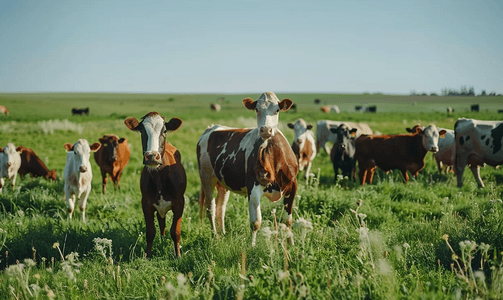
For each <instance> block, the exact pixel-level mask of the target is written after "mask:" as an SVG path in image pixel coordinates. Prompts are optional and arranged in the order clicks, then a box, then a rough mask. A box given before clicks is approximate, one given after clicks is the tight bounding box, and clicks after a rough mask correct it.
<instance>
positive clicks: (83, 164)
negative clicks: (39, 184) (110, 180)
mask: <svg viewBox="0 0 503 300" xmlns="http://www.w3.org/2000/svg"><path fill="white" fill-rule="evenodd" d="M100 147H101V144H100V143H94V144H92V145H91V146H89V142H88V141H87V140H84V139H79V140H78V141H77V142H76V143H75V144H73V145H72V144H70V143H66V144H65V149H66V151H67V153H66V165H65V169H64V171H63V176H64V177H65V188H64V190H65V200H66V207H67V208H68V214H69V216H70V219H71V218H72V214H73V211H74V210H75V197H77V198H78V199H79V207H80V210H81V211H82V221H84V222H85V221H86V205H87V197H89V193H90V192H91V181H92V179H93V171H92V169H91V163H90V162H89V157H90V156H91V152H95V151H97V150H98V149H99V148H100Z"/></svg>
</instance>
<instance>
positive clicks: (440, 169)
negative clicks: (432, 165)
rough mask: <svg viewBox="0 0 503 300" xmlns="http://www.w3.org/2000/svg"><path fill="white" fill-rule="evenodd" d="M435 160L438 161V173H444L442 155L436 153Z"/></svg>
mask: <svg viewBox="0 0 503 300" xmlns="http://www.w3.org/2000/svg"><path fill="white" fill-rule="evenodd" d="M435 160H436V161H437V168H438V173H440V174H442V167H443V164H442V160H441V159H440V157H437V156H436V155H435Z"/></svg>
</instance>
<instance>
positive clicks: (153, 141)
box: [124, 112, 187, 257]
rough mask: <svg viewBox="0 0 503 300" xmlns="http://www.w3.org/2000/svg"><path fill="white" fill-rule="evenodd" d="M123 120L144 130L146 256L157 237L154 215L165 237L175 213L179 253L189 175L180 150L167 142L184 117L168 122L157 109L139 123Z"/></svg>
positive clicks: (174, 235) (177, 253)
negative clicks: (169, 216)
mask: <svg viewBox="0 0 503 300" xmlns="http://www.w3.org/2000/svg"><path fill="white" fill-rule="evenodd" d="M124 123H125V124H126V126H127V127H128V128H129V129H130V130H133V131H137V132H140V133H141V141H142V147H143V165H144V167H143V171H142V172H141V178H140V189H141V195H142V198H141V204H142V209H143V216H144V218H145V225H146V231H147V250H146V254H147V257H151V255H152V245H153V241H154V237H155V224H154V214H155V212H156V211H157V221H158V223H159V230H160V233H161V235H162V236H164V235H165V231H166V219H165V218H166V214H167V212H168V211H169V210H171V211H172V212H173V221H172V223H171V229H170V234H171V238H172V239H173V242H174V246H175V256H176V257H179V256H180V255H181V253H180V235H181V224H182V214H183V209H184V205H185V200H184V196H183V195H184V193H185V189H186V187H187V177H186V174H185V169H184V167H183V165H182V162H181V155H180V152H179V151H178V150H177V149H176V148H175V147H174V146H173V145H171V144H170V143H168V142H167V141H166V132H168V131H175V130H177V129H178V128H179V127H180V126H181V125H182V120H180V119H178V118H172V119H171V120H170V121H169V122H166V121H165V119H164V117H162V116H161V115H160V114H158V113H157V112H150V113H148V114H146V115H145V116H144V117H143V118H142V121H141V122H139V121H138V120H137V119H136V118H134V117H129V118H127V119H126V120H125V121H124Z"/></svg>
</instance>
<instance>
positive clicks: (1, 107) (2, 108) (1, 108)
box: [0, 105, 9, 116]
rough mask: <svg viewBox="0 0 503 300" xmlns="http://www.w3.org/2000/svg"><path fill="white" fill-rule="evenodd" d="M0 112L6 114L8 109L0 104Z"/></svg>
mask: <svg viewBox="0 0 503 300" xmlns="http://www.w3.org/2000/svg"><path fill="white" fill-rule="evenodd" d="M0 114H5V115H6V116H8V115H9V110H8V109H7V107H5V106H3V105H0Z"/></svg>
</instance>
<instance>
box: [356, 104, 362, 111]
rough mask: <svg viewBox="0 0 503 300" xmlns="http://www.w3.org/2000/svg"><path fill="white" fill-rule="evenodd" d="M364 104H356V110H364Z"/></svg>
mask: <svg viewBox="0 0 503 300" xmlns="http://www.w3.org/2000/svg"><path fill="white" fill-rule="evenodd" d="M362 108H363V106H361V105H355V111H360V110H362Z"/></svg>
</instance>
